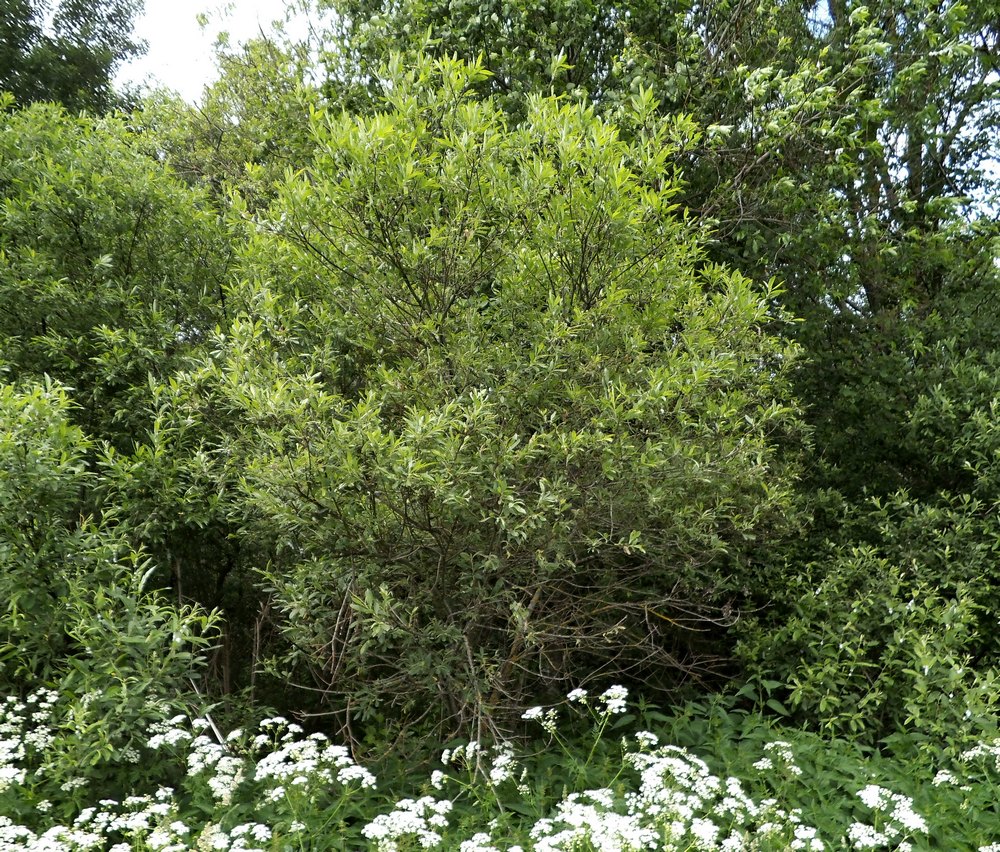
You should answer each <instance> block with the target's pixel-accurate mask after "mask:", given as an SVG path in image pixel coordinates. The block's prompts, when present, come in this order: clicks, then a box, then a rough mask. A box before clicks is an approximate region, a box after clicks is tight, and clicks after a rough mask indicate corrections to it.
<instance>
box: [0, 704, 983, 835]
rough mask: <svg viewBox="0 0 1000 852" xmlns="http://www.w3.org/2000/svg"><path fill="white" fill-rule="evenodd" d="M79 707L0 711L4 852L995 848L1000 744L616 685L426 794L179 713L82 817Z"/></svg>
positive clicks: (269, 727)
mask: <svg viewBox="0 0 1000 852" xmlns="http://www.w3.org/2000/svg"><path fill="white" fill-rule="evenodd" d="M70 706H71V705H70V704H68V703H67V702H65V701H64V700H62V699H61V698H60V696H58V695H57V694H56V693H54V692H52V691H47V690H42V691H39V692H36V693H34V694H32V695H30V696H28V698H27V699H26V700H24V701H21V700H18V699H16V698H8V699H6V701H4V702H3V703H2V705H0V849H3V850H9V852H22V850H24V852H27V850H31V852H42V850H45V852H82V850H111V852H129V850H136V852H182V850H244V852H252V850H258V852H279V850H280V852H286V850H310V852H313V851H314V852H320V850H324V852H325V850H353V849H370V850H377V852H396V850H398V852H404V850H415V849H441V850H459V852H517V850H521V852H528V850H535V852H556V851H557V850H560V851H561V850H595V852H619V850H622V851H623V852H624V850H716V849H717V850H787V849H796V850H797V849H801V850H835V849H894V850H906V849H943V848H947V849H951V850H965V849H969V850H978V852H997V850H1000V810H998V806H997V801H998V798H1000V795H998V794H1000V790H998V788H997V785H998V782H1000V741H995V742H984V743H981V744H980V745H979V746H977V747H975V748H972V749H968V750H966V751H965V752H963V753H961V754H960V756H959V757H958V758H957V759H954V760H952V761H949V762H948V763H947V765H940V766H937V767H934V766H931V765H929V764H928V765H926V766H922V767H918V768H916V769H915V768H914V765H913V764H905V765H903V764H896V763H894V762H893V761H892V760H891V759H886V758H881V757H878V756H877V755H875V754H874V753H870V752H865V751H863V750H861V749H859V748H858V747H856V746H854V745H852V744H851V743H850V742H848V741H844V740H825V741H824V740H821V739H819V738H818V737H817V736H815V735H813V734H808V733H805V732H802V731H795V730H791V729H782V728H780V727H775V726H774V725H773V724H772V723H770V722H768V721H766V720H764V719H763V718H762V717H761V716H759V715H757V714H753V713H739V712H737V711H736V710H735V709H734V708H733V707H732V706H729V707H727V706H725V705H724V704H721V703H719V704H715V705H696V706H694V707H693V708H688V709H687V710H686V711H684V712H679V713H676V714H674V715H672V716H666V715H663V714H661V713H659V712H657V711H656V710H654V709H652V708H649V707H645V706H642V705H641V704H640V705H639V706H637V707H636V706H632V707H630V705H629V702H628V695H627V692H626V690H625V689H624V688H622V687H620V686H612V687H610V688H609V689H607V690H606V691H604V692H603V693H601V694H600V695H597V696H591V695H588V694H587V693H586V692H584V691H583V690H574V691H573V692H571V693H570V694H569V696H567V699H566V701H565V702H564V703H563V704H561V705H559V706H554V707H552V706H550V707H541V706H539V707H532V708H530V709H528V710H527V711H526V712H525V713H524V716H523V718H524V721H525V723H526V725H527V726H528V727H529V728H534V730H535V731H536V734H537V735H536V737H535V739H534V740H525V741H524V743H522V744H520V745H515V744H513V743H506V742H497V743H482V742H477V741H472V742H465V743H462V744H460V745H456V746H454V747H452V748H449V749H446V750H444V751H443V752H442V753H441V755H440V761H439V764H438V766H437V767H436V768H434V769H432V770H431V771H430V772H429V774H428V775H427V776H425V777H424V778H423V780H422V781H420V782H418V783H416V784H415V785H413V784H411V783H410V782H408V781H407V782H404V783H396V784H394V783H393V779H391V778H385V777H383V778H382V779H380V780H377V779H376V778H375V776H374V775H373V774H372V773H371V772H370V771H369V770H367V769H366V768H364V767H363V766H360V765H359V764H358V763H357V762H356V761H355V759H354V757H353V756H352V755H351V753H350V752H349V750H348V749H347V748H345V747H343V746H340V745H337V744H334V743H332V742H330V741H329V740H328V739H327V738H326V737H325V736H324V735H322V734H318V733H313V734H307V733H306V732H305V731H303V730H302V728H300V727H299V726H298V725H296V724H295V723H293V722H289V721H287V720H286V719H283V718H280V717H275V718H268V719H264V720H263V721H261V722H260V723H259V724H258V725H257V727H256V728H255V729H254V730H241V729H237V730H233V731H230V732H229V733H228V734H226V735H223V734H222V732H220V731H219V730H218V728H217V727H216V726H215V725H214V724H213V723H212V722H211V721H210V720H209V719H207V718H195V719H191V718H188V717H186V716H180V715H177V716H173V717H171V718H169V719H166V718H165V719H163V720H162V721H159V722H156V723H153V724H151V725H149V726H148V729H147V730H146V731H145V746H144V748H143V749H142V753H139V752H138V751H130V752H129V753H127V754H123V755H122V756H121V760H122V761H124V762H125V763H128V764H130V766H131V768H132V769H133V770H134V769H135V764H140V765H141V766H142V767H144V768H146V777H147V779H148V783H147V785H146V787H145V789H141V790H140V789H131V790H122V791H121V795H120V796H119V797H117V798H97V799H96V800H95V801H90V802H87V794H88V789H89V787H90V783H91V782H90V779H89V777H88V769H87V767H86V766H80V765H75V766H66V765H61V764H60V756H61V755H63V756H65V755H66V754H71V753H72V747H71V744H70V743H67V742H65V740H66V738H67V737H70V736H71V734H69V733H67V731H70V730H71V728H70V726H68V725H67V724H66V720H65V719H64V718H62V717H61V714H62V713H63V712H64V711H65V710H66V709H67V708H68V707H70ZM671 740H673V741H671ZM403 774H405V773H403ZM125 776H128V777H135V772H134V771H131V772H129V773H123V777H125ZM104 777H106V773H105V776H104ZM403 787H409V789H402V788H403ZM84 802H87V803H86V804H84Z"/></svg>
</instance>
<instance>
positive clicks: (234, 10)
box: [117, 0, 285, 102]
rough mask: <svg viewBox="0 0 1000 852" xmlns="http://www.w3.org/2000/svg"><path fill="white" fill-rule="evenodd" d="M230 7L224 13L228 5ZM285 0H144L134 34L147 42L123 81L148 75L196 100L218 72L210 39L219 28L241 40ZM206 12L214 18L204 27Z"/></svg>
mask: <svg viewBox="0 0 1000 852" xmlns="http://www.w3.org/2000/svg"><path fill="white" fill-rule="evenodd" d="M227 6H228V7H231V8H230V11H229V12H228V13H226V11H225V9H226V7H227ZM284 9H285V2H284V0H234V2H232V3H228V4H226V3H222V2H220V0H146V11H145V14H144V15H143V17H142V18H141V19H140V20H139V21H138V23H137V24H136V28H135V34H136V36H137V37H138V38H140V39H144V40H145V41H146V42H147V43H148V44H149V50H148V52H147V54H146V55H145V56H142V57H140V58H139V59H137V60H136V61H134V62H132V63H130V64H129V65H128V66H126V67H124V68H122V69H121V70H120V72H119V74H118V78H117V79H118V81H119V83H126V82H128V83H142V82H144V81H145V80H147V79H151V80H153V81H154V82H157V83H159V84H162V85H164V86H166V87H167V88H170V89H173V90H174V91H176V92H178V93H180V95H181V96H182V97H184V99H185V100H188V101H191V102H193V101H195V100H196V99H198V97H199V96H200V95H201V91H202V88H203V87H204V86H205V84H206V83H208V82H209V81H211V80H213V79H214V78H215V68H214V65H213V63H212V45H213V44H214V42H215V37H216V35H217V34H218V32H219V31H220V30H226V31H228V32H229V33H230V36H231V39H232V40H233V41H242V40H244V39H246V38H249V37H252V36H254V35H256V34H258V33H259V31H260V27H261V26H263V28H264V29H265V30H267V29H269V24H270V23H271V21H274V20H276V19H281V18H283V17H284ZM202 12H204V13H207V14H208V15H209V17H210V19H211V20H210V23H209V26H208V28H207V29H205V30H203V29H202V28H201V27H200V26H199V25H198V15H199V14H200V13H202Z"/></svg>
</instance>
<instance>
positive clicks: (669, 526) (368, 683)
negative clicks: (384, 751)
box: [163, 60, 796, 725]
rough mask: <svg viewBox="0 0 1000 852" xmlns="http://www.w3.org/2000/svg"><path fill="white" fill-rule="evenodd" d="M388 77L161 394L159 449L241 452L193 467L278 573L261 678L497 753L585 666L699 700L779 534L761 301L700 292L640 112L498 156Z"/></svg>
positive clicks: (348, 119) (435, 65)
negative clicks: (669, 684)
mask: <svg viewBox="0 0 1000 852" xmlns="http://www.w3.org/2000/svg"><path fill="white" fill-rule="evenodd" d="M402 64H403V63H402V60H397V61H395V62H394V63H392V64H391V65H390V67H389V68H388V69H387V71H386V74H387V75H390V76H391V77H392V79H393V81H394V82H393V85H392V86H391V87H390V88H391V94H390V95H389V96H388V97H387V99H386V101H385V103H384V104H383V105H382V106H381V107H380V108H379V110H378V111H377V112H376V113H375V114H374V115H372V116H371V117H368V118H356V117H353V116H350V115H339V114H335V113H328V112H318V113H317V114H316V115H315V117H314V123H313V132H314V133H315V135H316V139H317V154H316V156H315V158H314V160H313V162H312V163H311V165H310V166H309V168H308V169H307V170H305V171H303V172H300V173H290V174H289V176H288V178H287V180H286V181H285V182H284V183H283V185H281V186H280V187H279V188H278V197H277V200H276V201H275V203H274V205H273V206H272V207H271V208H270V209H269V210H268V212H267V214H266V216H265V215H262V214H257V215H255V216H254V217H253V219H252V220H251V226H252V236H251V242H250V246H249V248H248V249H247V251H246V253H245V255H244V258H243V260H242V264H243V268H244V274H245V275H246V277H247V279H248V283H247V285H246V286H245V288H244V291H243V295H242V299H243V306H244V312H245V313H244V315H243V316H242V317H241V318H240V319H239V320H237V321H236V322H234V323H233V324H232V326H231V327H230V328H229V329H228V330H227V331H226V332H225V333H224V334H219V335H218V336H217V340H216V342H215V346H216V347H217V354H216V355H214V356H213V358H212V359H211V360H209V361H206V362H205V364H204V366H203V367H202V368H201V370H200V371H198V372H193V373H189V374H185V375H184V376H183V377H181V378H179V380H178V382H177V384H176V386H172V388H171V390H170V391H169V392H167V393H166V395H165V400H170V399H172V400H173V402H172V405H174V406H176V407H175V409H174V411H173V412H172V413H171V412H170V411H169V410H168V409H165V414H164V416H165V417H166V418H167V419H168V420H170V421H171V422H172V424H173V425H172V426H171V428H172V429H175V430H179V429H182V428H187V427H182V425H181V424H185V423H192V422H193V423H195V424H203V425H200V426H198V425H196V426H195V427H194V429H196V430H199V429H201V430H204V429H205V427H206V426H209V424H210V423H212V422H214V421H215V418H217V417H218V416H219V414H220V413H222V417H223V420H225V421H226V422H230V423H232V424H233V432H232V433H231V434H229V435H227V436H224V438H223V439H222V443H221V445H216V446H212V445H211V442H209V443H208V445H207V446H206V445H203V446H201V447H200V448H196V447H195V446H192V448H191V451H193V452H200V453H201V454H202V456H203V457H207V458H209V459H211V460H213V461H212V462H211V463H212V464H214V465H216V466H217V467H219V466H220V465H221V467H222V468H224V469H228V470H230V471H232V470H235V471H236V474H237V476H238V481H239V493H238V496H237V497H236V499H235V500H234V501H233V502H232V503H231V504H230V509H229V510H228V511H229V512H230V517H235V518H236V519H237V520H238V522H239V523H240V525H241V532H240V535H241V536H242V537H244V538H245V539H246V540H247V541H251V542H254V543H256V544H258V545H260V546H267V547H268V548H269V550H270V552H271V554H272V557H271V563H270V565H269V566H268V567H267V568H266V569H265V570H264V576H265V582H266V585H267V587H268V589H269V591H270V594H271V595H272V607H273V609H274V611H275V612H276V613H278V614H280V616H281V620H280V627H281V631H282V635H283V638H284V641H285V642H286V643H287V648H288V651H287V653H285V654H284V656H283V658H282V661H281V663H280V666H279V668H280V670H282V671H284V673H285V674H284V676H285V677H289V673H290V672H296V673H297V674H296V675H294V676H296V677H303V678H309V679H311V680H312V681H313V682H315V683H316V685H317V686H318V687H320V688H321V689H322V690H323V691H324V694H325V695H327V696H329V697H331V698H332V697H333V696H337V695H340V696H345V697H346V700H347V702H348V706H349V707H350V716H351V717H352V718H355V719H362V720H365V721H370V722H375V721H377V720H380V719H382V718H383V715H382V714H384V713H387V712H391V713H392V714H393V715H396V716H397V717H398V716H399V714H402V716H403V717H404V718H406V717H408V718H410V719H413V718H416V717H419V716H423V715H427V714H433V716H434V717H438V719H439V720H440V722H441V723H445V722H446V723H447V724H455V723H456V722H459V721H460V722H462V723H463V724H468V723H470V722H476V723H477V724H487V725H488V724H491V723H492V721H493V719H492V717H487V716H484V715H483V714H484V713H485V712H487V711H491V710H492V709H494V708H498V707H502V706H504V705H507V706H510V704H511V703H516V702H517V700H518V698H519V697H520V696H523V695H524V694H526V691H527V690H529V689H534V688H537V687H538V685H539V684H541V685H543V688H546V687H551V686H553V685H555V686H556V688H558V686H557V685H558V684H559V683H561V682H564V681H565V680H567V679H568V678H570V677H572V676H574V675H575V674H576V673H578V672H579V671H580V670H581V669H582V668H584V667H585V666H589V665H594V666H595V667H596V670H600V669H601V668H602V667H611V668H612V669H613V670H617V671H623V670H627V669H631V670H633V672H634V673H635V674H634V676H635V677H637V678H642V679H644V680H648V681H650V682H662V681H663V679H664V675H665V673H667V672H671V671H672V672H674V673H677V672H678V671H680V672H687V673H690V674H694V675H699V676H700V675H701V674H703V673H704V672H705V671H710V670H711V666H712V661H713V658H714V656H715V655H716V654H717V653H718V651H719V650H720V647H721V646H718V645H715V644H713V643H711V642H706V641H705V640H704V639H703V638H702V637H701V636H700V630H701V629H702V628H704V627H706V626H708V625H716V624H718V625H723V626H724V625H726V624H728V623H729V622H730V621H731V619H732V617H733V611H735V610H733V611H731V608H735V607H738V606H739V605H740V601H741V600H742V599H743V597H744V595H745V593H746V591H745V590H746V589H747V588H748V587H749V585H750V584H751V582H752V580H751V578H752V576H753V573H754V569H753V565H752V562H751V560H750V559H748V558H747V557H746V550H745V549H744V548H745V546H746V543H747V542H748V541H753V540H754V538H755V537H756V536H765V535H771V534H774V533H775V532H776V531H780V530H781V529H782V528H783V527H784V525H785V519H784V517H783V515H784V514H785V513H786V511H787V506H788V500H787V484H788V482H789V476H790V474H789V471H788V470H787V469H786V467H785V463H784V462H783V461H781V460H780V459H779V458H778V457H777V453H776V448H777V444H778V443H779V441H780V436H782V435H784V434H787V433H789V432H791V431H794V430H795V428H796V421H795V417H794V412H793V410H792V406H791V405H790V404H789V402H788V398H787V392H786V389H785V379H784V376H785V373H786V370H787V365H788V364H789V363H790V362H791V359H792V357H793V356H794V352H793V351H792V350H790V349H789V348H787V347H785V346H783V345H782V344H780V343H779V342H778V341H777V340H776V339H775V338H773V337H771V336H769V335H768V334H766V333H765V332H764V331H763V325H764V323H766V322H769V321H770V320H771V319H772V317H773V313H772V304H773V299H774V296H775V293H774V292H773V289H768V288H765V289H763V290H761V291H757V290H755V288H754V287H752V286H751V284H750V282H749V281H747V280H746V279H744V278H742V277H741V276H739V275H736V274H732V273H729V272H727V271H725V270H723V269H721V268H718V267H716V266H714V265H712V264H708V263H705V262H704V257H703V253H702V250H701V249H700V247H699V234H698V231H697V229H696V228H694V227H693V226H692V225H691V224H690V223H688V222H687V221H686V220H685V219H684V218H683V216H681V215H680V214H679V212H678V211H676V210H675V209H674V207H673V205H672V197H673V195H674V192H675V190H674V189H673V186H672V184H671V182H670V180H669V177H668V176H669V167H668V166H667V161H668V158H669V157H671V156H672V153H673V152H674V151H675V150H676V149H677V148H678V146H683V145H684V144H685V142H684V140H685V139H686V138H687V137H688V135H689V134H690V132H691V129H690V128H689V127H688V125H687V124H686V123H685V122H684V121H682V120H681V121H664V120H660V119H657V118H656V117H655V115H654V113H653V111H654V109H655V103H654V102H652V101H651V100H650V99H649V98H648V97H647V96H640V97H637V98H636V102H635V111H634V112H633V114H632V117H631V119H630V120H631V121H632V131H631V132H630V134H629V135H630V136H631V137H632V139H633V141H626V139H624V138H622V136H621V135H620V134H619V132H618V130H617V129H616V128H615V127H614V126H612V125H610V124H607V123H605V122H603V121H601V120H599V119H597V118H596V117H595V115H594V114H593V112H592V111H591V110H589V109H586V108H584V107H579V106H575V105H571V104H568V103H564V102H562V101H560V100H558V99H554V98H535V99H532V100H531V102H530V105H529V112H528V115H527V117H526V120H525V121H524V123H522V124H521V125H520V126H519V127H518V128H516V129H514V128H510V127H508V125H507V122H506V120H505V118H504V114H503V113H502V111H501V110H500V109H498V107H497V106H496V105H495V104H493V103H491V102H490V101H477V100H476V99H474V98H473V97H472V96H471V90H472V88H473V84H474V83H476V82H477V81H479V80H481V79H483V78H484V76H485V72H484V70H483V69H482V68H480V67H478V66H472V67H467V66H464V65H462V64H461V63H456V62H451V61H443V62H433V61H430V60H420V61H419V62H418V63H417V64H416V65H415V66H412V67H411V68H409V70H406V71H404V70H403V68H402ZM237 295H238V294H237ZM206 418H208V419H206ZM163 434H164V435H166V434H167V433H166V432H164V433H163ZM165 452H166V454H167V455H171V454H174V453H175V451H173V450H170V449H167V450H165ZM227 481H232V480H231V479H229V480H227ZM497 718H499V717H497ZM432 721H433V719H432Z"/></svg>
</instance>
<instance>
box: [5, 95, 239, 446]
mask: <svg viewBox="0 0 1000 852" xmlns="http://www.w3.org/2000/svg"><path fill="white" fill-rule="evenodd" d="M0 199H2V203H0V358H2V359H3V360H4V361H5V362H6V363H7V364H8V365H9V368H10V370H11V371H12V372H11V375H12V376H13V377H14V378H15V379H18V380H21V379H28V378H40V377H41V376H43V375H47V376H51V377H53V378H55V379H57V380H59V381H61V382H63V383H65V384H66V385H68V386H70V387H72V388H73V389H74V399H75V402H76V404H77V406H78V408H77V410H76V416H77V417H78V420H79V422H80V423H81V424H82V425H84V426H85V427H86V428H87V429H88V431H89V432H91V434H94V435H96V436H97V437H100V438H105V439H108V440H111V441H113V442H114V443H116V444H118V445H119V446H121V445H124V446H129V445H130V443H131V441H132V439H133V437H138V436H139V435H141V433H142V430H143V428H144V424H143V423H142V422H141V421H139V420H137V419H136V417H135V415H136V414H137V408H139V406H140V405H141V400H142V398H143V397H145V396H146V395H147V394H148V382H147V376H148V375H149V374H153V375H163V374H168V373H169V372H170V371H171V370H172V369H174V368H175V367H176V366H177V365H178V364H179V363H181V362H182V361H183V357H184V354H185V352H186V351H188V350H189V349H190V348H191V344H193V343H194V342H196V341H197V339H198V338H199V337H200V336H201V335H202V333H203V332H204V331H205V330H206V329H207V328H211V327H212V325H214V322H215V311H216V310H217V307H218V303H219V300H220V288H221V284H222V275H223V274H224V271H225V265H226V258H227V252H228V249H227V246H226V242H225V233H224V231H223V230H222V229H221V227H220V225H219V222H218V219H217V216H216V215H215V214H213V213H212V212H211V211H210V210H209V209H206V206H207V205H206V203H205V199H204V198H203V197H202V196H201V195H200V194H199V193H198V192H195V191H192V190H191V189H189V188H187V187H185V186H184V185H183V184H182V183H180V182H179V181H178V180H177V179H176V178H174V177H173V176H172V174H171V173H170V171H169V169H167V168H166V167H165V166H164V165H163V164H162V163H158V162H156V161H155V159H153V158H151V157H149V156H147V155H146V154H144V153H143V152H142V150H141V149H140V145H139V144H137V141H136V138H135V136H134V135H133V133H132V132H131V131H130V130H129V128H128V126H127V125H126V124H125V123H123V122H121V121H118V120H115V119H102V120H93V119H89V118H72V117H70V116H68V115H66V114H65V113H64V112H63V111H61V110H60V109H58V108H56V107H53V106H47V105H39V106H34V107H31V108H29V109H24V110H20V111H16V112H13V113H7V114H6V115H4V117H3V123H2V125H0Z"/></svg>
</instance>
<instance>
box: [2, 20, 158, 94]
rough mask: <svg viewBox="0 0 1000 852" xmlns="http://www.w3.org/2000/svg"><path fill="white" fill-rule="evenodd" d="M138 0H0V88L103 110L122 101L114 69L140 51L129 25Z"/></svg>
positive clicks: (139, 45)
mask: <svg viewBox="0 0 1000 852" xmlns="http://www.w3.org/2000/svg"><path fill="white" fill-rule="evenodd" d="M142 6H143V4H142V0H102V2H90V0H62V2H60V3H58V4H57V5H56V6H55V7H54V8H50V7H49V5H48V4H44V3H39V2H33V0H3V2H2V3H0V90H2V91H8V92H11V93H12V94H13V95H14V97H15V98H16V99H17V100H18V101H19V102H20V103H22V104H26V103H30V102H32V101H58V102H59V103H62V104H63V105H64V106H65V107H66V108H67V109H69V110H72V111H74V112H75V111H78V110H87V111H89V112H94V113H104V112H107V111H108V110H110V109H113V108H114V107H116V106H119V105H121V104H122V100H121V98H120V96H119V95H118V94H117V93H116V92H115V91H114V88H113V86H112V81H113V79H114V74H115V70H116V69H117V68H118V66H119V65H120V64H121V63H122V62H127V61H128V60H129V59H131V58H132V57H134V56H137V55H138V54H139V53H141V52H142V51H143V49H144V47H143V46H142V45H141V44H140V43H138V42H136V41H134V40H133V37H132V28H133V25H134V23H135V19H136V17H137V16H138V15H139V13H140V12H141V11H142Z"/></svg>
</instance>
